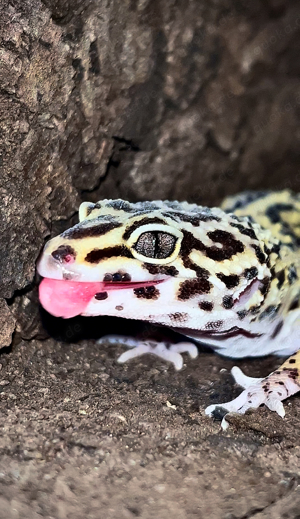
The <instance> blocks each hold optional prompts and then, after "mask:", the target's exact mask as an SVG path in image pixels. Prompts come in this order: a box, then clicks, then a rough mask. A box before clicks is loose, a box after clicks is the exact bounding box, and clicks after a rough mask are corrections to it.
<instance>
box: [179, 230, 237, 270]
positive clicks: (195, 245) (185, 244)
mask: <svg viewBox="0 0 300 519" xmlns="http://www.w3.org/2000/svg"><path fill="white" fill-rule="evenodd" d="M182 232H183V240H182V243H181V249H180V256H181V257H182V261H183V264H184V266H185V267H186V268H192V269H194V270H195V271H196V272H197V269H199V267H198V266H197V265H195V264H193V263H192V261H191V260H190V258H189V254H190V253H191V251H192V250H193V249H195V250H198V251H200V252H203V253H204V254H206V256H208V257H209V258H210V259H213V260H215V261H223V260H225V259H230V258H231V257H232V256H233V255H234V254H237V253H238V252H243V251H244V245H243V244H242V243H241V242H240V241H238V240H235V239H234V237H233V235H232V234H231V233H229V232H227V231H212V232H209V233H207V236H208V237H209V238H210V239H211V240H212V241H215V242H218V243H221V245H223V247H220V248H219V247H216V246H212V247H206V246H205V245H204V243H202V241H200V240H198V239H197V238H195V236H194V235H193V234H192V233H191V232H189V231H186V230H182ZM192 265H193V266H192ZM202 270H203V269H202ZM197 275H198V274H197Z"/></svg>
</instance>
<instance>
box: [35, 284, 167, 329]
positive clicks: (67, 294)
mask: <svg viewBox="0 0 300 519" xmlns="http://www.w3.org/2000/svg"><path fill="white" fill-rule="evenodd" d="M162 282H163V280H155V281H137V282H130V283H124V282H123V283H111V282H110V283H104V282H101V281H97V282H88V281H86V282H83V281H67V280H61V279H51V278H44V279H43V280H42V282H41V284H40V287H39V297H40V302H41V304H42V305H43V307H44V308H45V309H46V310H47V312H49V313H50V314H52V315H55V317H64V318H65V319H69V318H70V317H75V315H80V314H83V313H84V311H85V309H86V307H87V305H88V303H89V302H90V301H91V299H93V297H95V295H96V294H97V293H99V292H108V291H110V290H122V289H123V290H124V289H131V290H133V289H135V288H142V287H147V286H153V285H157V284H158V283H162Z"/></svg>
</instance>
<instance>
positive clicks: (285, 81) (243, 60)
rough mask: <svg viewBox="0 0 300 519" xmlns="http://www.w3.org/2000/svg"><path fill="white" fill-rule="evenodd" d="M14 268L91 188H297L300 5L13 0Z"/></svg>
mask: <svg viewBox="0 0 300 519" xmlns="http://www.w3.org/2000/svg"><path fill="white" fill-rule="evenodd" d="M0 10H1V12H0V14H1V16H0V38H1V41H2V47H1V53H0V66H1V73H0V83H1V90H0V116H1V121H2V125H1V127H2V133H1V137H0V151H1V160H2V174H1V179H0V193H1V200H2V203H1V204H0V218H1V221H0V225H1V242H0V280H1V291H0V293H1V296H2V297H6V298H11V297H12V296H13V295H14V293H15V291H16V290H20V289H23V288H24V287H26V286H27V285H28V284H29V283H30V282H32V280H33V275H34V267H35V260H36V258H37V256H38V253H39V251H40V249H41V246H42V244H43V241H44V239H45V237H46V236H47V235H48V234H49V233H50V232H51V229H52V231H53V232H54V230H55V229H56V227H57V226H56V222H59V221H65V226H67V225H68V219H69V218H70V217H71V216H72V215H74V213H75V211H76V210H77V208H78V204H79V202H80V200H81V199H89V200H93V201H96V200H97V199H99V198H102V197H122V198H129V199H130V200H137V199H145V198H171V199H172V198H179V199H184V198H186V199H189V200H194V201H197V202H199V203H204V204H207V205H211V204H214V203H218V202H219V201H220V199H221V198H222V196H223V195H224V193H233V192H236V191H238V190H240V189H244V188H261V187H271V188H273V189H274V188H282V187H286V186H288V187H293V188H294V189H295V190H298V184H299V178H298V174H297V173H296V174H295V171H297V170H296V169H295V168H296V164H297V161H298V160H299V132H298V126H299V106H300V104H299V103H300V100H299V86H300V83H299V78H298V75H299V60H297V59H296V54H295V53H296V51H295V50H294V49H295V48H297V45H298V46H299V41H300V36H299V16H298V15H299V13H298V11H299V8H298V5H297V3H296V2H289V4H287V5H285V4H284V3H281V2H273V3H266V4H261V2H259V1H258V0H257V1H254V2H251V3H249V2H241V3H239V4H236V3H231V2H230V1H227V2H225V1H224V2H221V3H219V2H218V3H211V4H210V8H209V9H208V8H207V7H206V6H205V4H204V3H202V2H199V1H196V0H194V1H190V2H188V3H186V2H184V1H183V0H181V1H180V0H177V1H175V0H172V1H170V2H161V1H159V0H152V1H151V2H150V1H149V0H139V1H138V0H126V1H124V2H120V1H119V0H114V1H112V2H109V3H105V2H98V1H96V0H95V1H92V2H88V1H85V2H79V1H76V2H75V1H74V2H70V1H59V0H55V1H51V0H47V1H45V2H44V4H43V3H42V2H40V1H38V0H34V1H31V0H25V1H23V0H22V1H21V0H18V1H16V2H14V3H13V4H9V5H7V3H6V2H4V0H0Z"/></svg>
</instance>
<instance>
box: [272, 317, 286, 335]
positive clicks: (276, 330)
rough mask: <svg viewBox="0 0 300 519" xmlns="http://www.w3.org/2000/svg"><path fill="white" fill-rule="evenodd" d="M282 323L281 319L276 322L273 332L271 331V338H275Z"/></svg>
mask: <svg viewBox="0 0 300 519" xmlns="http://www.w3.org/2000/svg"><path fill="white" fill-rule="evenodd" d="M283 324H284V323H283V321H280V322H279V323H278V324H277V326H276V327H275V330H274V332H273V333H272V335H271V338H272V339H275V337H277V335H278V334H279V332H280V330H281V329H282V327H283Z"/></svg>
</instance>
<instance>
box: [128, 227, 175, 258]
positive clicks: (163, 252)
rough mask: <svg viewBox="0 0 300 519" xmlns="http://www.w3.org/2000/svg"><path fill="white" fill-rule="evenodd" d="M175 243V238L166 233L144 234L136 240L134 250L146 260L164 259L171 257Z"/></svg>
mask: <svg viewBox="0 0 300 519" xmlns="http://www.w3.org/2000/svg"><path fill="white" fill-rule="evenodd" d="M176 241H177V239H176V237H175V236H172V234H168V233H167V232H160V231H151V232H144V233H143V234H141V235H140V237H139V239H138V240H137V242H136V244H135V250H136V251H137V252H138V253H139V254H142V255H143V256H146V258H156V259H165V258H168V257H169V256H171V254H172V252H173V251H174V249H175V245H176Z"/></svg>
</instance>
